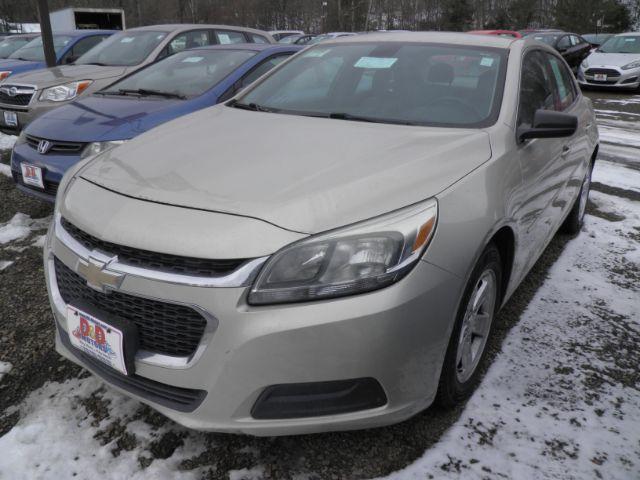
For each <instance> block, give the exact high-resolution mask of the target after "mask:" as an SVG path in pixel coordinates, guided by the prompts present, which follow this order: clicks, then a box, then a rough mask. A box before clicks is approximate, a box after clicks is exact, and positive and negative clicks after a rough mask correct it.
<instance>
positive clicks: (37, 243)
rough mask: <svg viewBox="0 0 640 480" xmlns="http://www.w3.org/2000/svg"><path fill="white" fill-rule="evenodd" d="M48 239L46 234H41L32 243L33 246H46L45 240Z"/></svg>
mask: <svg viewBox="0 0 640 480" xmlns="http://www.w3.org/2000/svg"><path fill="white" fill-rule="evenodd" d="M46 240H47V236H46V235H39V236H38V237H37V238H36V239H35V240H34V241H33V242H32V243H31V246H32V247H37V248H44V242H45V241H46Z"/></svg>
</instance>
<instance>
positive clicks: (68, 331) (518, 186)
mask: <svg viewBox="0 0 640 480" xmlns="http://www.w3.org/2000/svg"><path fill="white" fill-rule="evenodd" d="M597 150H598V132H597V127H596V123H595V119H594V113H593V110H592V107H591V103H590V102H589V100H588V99H586V98H585V97H583V96H582V94H581V93H580V90H579V88H578V86H577V84H576V83H575V81H574V79H573V77H572V75H571V71H570V70H569V68H568V66H567V64H566V63H565V62H564V60H562V58H561V57H560V56H559V54H558V53H556V52H555V51H554V50H552V49H551V48H550V47H547V46H546V45H543V44H540V43H538V42H535V41H533V40H527V39H524V40H515V39H506V38H500V37H495V36H488V35H487V36H486V37H479V36H477V35H466V34H453V33H382V34H370V35H366V36H358V37H349V38H345V39H339V40H332V41H327V42H325V43H322V44H319V45H317V46H315V47H312V48H309V49H306V50H304V51H302V52H301V53H299V54H297V55H295V56H294V57H292V58H291V59H289V60H287V61H286V62H284V63H283V64H281V65H280V66H278V67H276V68H275V69H274V70H273V71H272V72H271V73H269V74H267V75H266V76H264V77H262V78H261V79H260V80H258V81H257V83H256V84H254V85H253V86H251V87H249V88H248V89H247V90H246V91H244V92H242V93H241V94H240V95H238V96H237V97H235V98H233V99H232V100H230V101H229V102H227V103H226V104H223V105H219V106H215V107H212V108H209V109H205V110H202V111H200V112H197V113H194V114H191V115H188V116H185V117H181V118H180V119H178V120H175V121H172V122H169V123H167V124H164V125H162V126H160V127H158V128H156V129H154V130H151V131H149V132H147V133H145V134H142V135H140V136H139V137H137V138H135V139H134V140H131V141H129V142H127V143H126V144H124V145H122V146H119V147H116V148H114V149H112V150H109V151H107V152H104V153H102V154H100V155H98V156H96V157H92V158H89V159H87V160H85V161H84V162H83V163H81V164H79V165H77V166H76V167H75V168H74V170H72V171H70V172H69V173H68V174H67V175H66V176H65V177H64V179H63V182H62V184H61V186H60V190H59V195H58V201H57V205H56V208H55V214H54V217H55V220H54V223H53V225H52V227H51V229H50V231H49V234H48V237H47V240H46V246H45V252H44V261H45V267H46V275H47V285H48V288H49V294H50V299H51V306H52V308H53V312H54V317H55V322H56V326H57V334H56V348H57V350H58V351H59V352H60V353H61V354H62V355H64V356H65V357H67V358H68V359H70V360H72V361H74V362H76V363H78V364H80V365H82V366H84V367H85V368H87V369H88V370H90V371H91V372H93V373H94V374H96V375H98V376H100V377H102V378H103V379H104V380H105V381H106V382H108V383H109V384H111V385H113V386H114V387H115V388H117V389H119V390H121V391H122V392H125V393H127V394H128V395H131V396H133V397H135V398H137V399H139V400H140V401H142V402H144V403H147V404H149V405H151V406H153V407H154V408H156V409H158V410H159V411H161V412H162V413H163V414H165V415H166V416H168V417H170V418H172V419H174V420H175V421H176V422H179V423H181V424H183V425H186V426H188V427H191V428H197V429H203V430H214V431H223V432H244V433H248V434H253V435H284V434H300V433H311V432H322V431H328V430H347V429H358V428H368V427H374V426H381V425H387V424H391V423H394V422H399V421H402V420H404V419H406V418H408V417H411V416H412V415H415V414H416V413H418V412H420V411H421V410H423V409H424V408H426V407H427V406H429V405H430V404H431V403H432V402H433V401H434V400H437V401H438V402H439V403H440V404H442V405H446V406H450V405H453V404H455V403H457V402H460V401H461V400H463V399H465V398H466V397H467V396H469V395H470V394H471V392H472V391H473V389H474V387H475V385H476V384H477V383H478V381H479V377H480V375H481V372H482V364H483V360H484V358H485V347H486V344H487V340H488V338H489V337H490V336H491V326H492V322H493V319H494V317H495V315H496V312H497V311H498V309H499V308H500V307H501V306H502V305H504V303H505V302H506V301H507V300H508V299H509V297H510V296H511V294H512V293H513V292H514V290H515V289H516V288H517V286H518V284H519V283H520V282H521V281H522V279H523V278H524V276H525V275H526V274H527V272H528V271H529V269H530V268H531V267H532V266H533V264H534V263H535V262H536V260H537V258H538V257H539V255H540V254H541V252H542V251H543V250H544V249H545V247H546V246H547V244H548V242H549V241H550V239H551V238H552V236H553V235H554V234H555V233H556V232H557V231H558V229H560V228H561V227H563V228H564V229H565V230H566V231H568V232H572V233H577V232H578V231H579V230H580V228H581V224H582V220H583V216H584V212H585V206H586V203H587V196H588V193H589V185H590V178H591V169H592V167H593V164H594V160H595V158H596V153H597Z"/></svg>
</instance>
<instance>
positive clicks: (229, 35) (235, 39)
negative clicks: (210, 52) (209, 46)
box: [216, 30, 247, 45]
mask: <svg viewBox="0 0 640 480" xmlns="http://www.w3.org/2000/svg"><path fill="white" fill-rule="evenodd" d="M216 40H217V42H218V43H219V44H220V45H228V44H230V43H245V42H246V41H247V39H246V38H244V33H242V32H234V31H233V30H216Z"/></svg>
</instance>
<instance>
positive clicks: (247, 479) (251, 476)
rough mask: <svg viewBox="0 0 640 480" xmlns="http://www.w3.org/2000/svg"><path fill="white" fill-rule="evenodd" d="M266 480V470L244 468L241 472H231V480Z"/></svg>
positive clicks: (261, 468)
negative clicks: (264, 479) (263, 479)
mask: <svg viewBox="0 0 640 480" xmlns="http://www.w3.org/2000/svg"><path fill="white" fill-rule="evenodd" d="M262 478H264V468H263V467H254V468H251V469H248V468H243V469H240V470H230V471H229V480H261V479H262Z"/></svg>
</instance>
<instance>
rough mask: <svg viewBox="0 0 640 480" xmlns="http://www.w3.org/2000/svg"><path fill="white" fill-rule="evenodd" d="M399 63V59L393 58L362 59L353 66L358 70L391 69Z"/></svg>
mask: <svg viewBox="0 0 640 480" xmlns="http://www.w3.org/2000/svg"><path fill="white" fill-rule="evenodd" d="M397 61H398V59H397V58H391V57H389V58H384V57H361V58H360V60H358V61H357V62H356V63H354V64H353V66H354V67H356V68H391V65H393V64H394V63H396V62H397Z"/></svg>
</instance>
